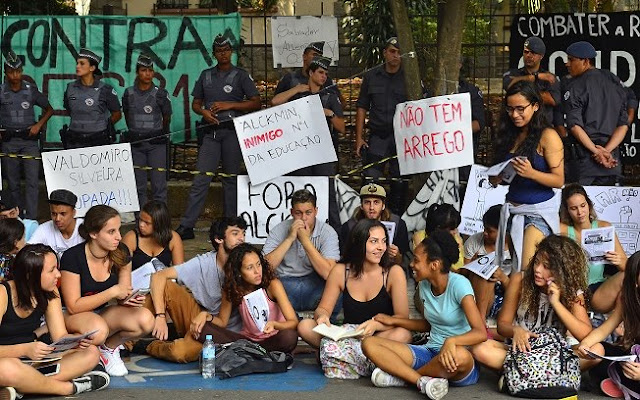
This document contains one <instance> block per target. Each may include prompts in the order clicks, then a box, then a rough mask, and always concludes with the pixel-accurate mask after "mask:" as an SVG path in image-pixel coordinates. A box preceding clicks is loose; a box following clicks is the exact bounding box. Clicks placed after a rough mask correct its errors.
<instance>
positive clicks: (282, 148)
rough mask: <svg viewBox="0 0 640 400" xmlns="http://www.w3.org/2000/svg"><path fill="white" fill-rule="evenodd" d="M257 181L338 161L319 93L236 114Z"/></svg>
mask: <svg viewBox="0 0 640 400" xmlns="http://www.w3.org/2000/svg"><path fill="white" fill-rule="evenodd" d="M233 123H234V125H235V127H236V132H237V134H238V140H239V141H240V149H241V150H242V158H243V159H244V165H245V166H246V167H247V173H248V174H249V177H250V178H251V183H252V184H254V185H257V184H260V183H263V182H266V181H268V180H270V179H273V178H277V177H279V176H282V175H284V174H286V173H288V172H291V171H295V170H298V169H300V168H304V167H309V166H311V165H317V164H323V163H328V162H334V161H338V156H337V155H336V150H335V148H334V147H333V141H332V140H331V134H330V133H329V127H328V126H327V120H326V118H325V116H324V111H323V108H322V103H321V102H320V96H318V95H313V96H307V97H304V98H302V99H298V100H295V101H290V102H288V103H285V104H283V105H281V106H277V107H271V108H267V109H265V110H262V111H258V112H254V113H251V114H247V115H243V116H242V117H238V118H234V119H233Z"/></svg>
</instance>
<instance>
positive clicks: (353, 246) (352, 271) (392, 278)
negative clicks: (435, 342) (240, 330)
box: [298, 219, 411, 375]
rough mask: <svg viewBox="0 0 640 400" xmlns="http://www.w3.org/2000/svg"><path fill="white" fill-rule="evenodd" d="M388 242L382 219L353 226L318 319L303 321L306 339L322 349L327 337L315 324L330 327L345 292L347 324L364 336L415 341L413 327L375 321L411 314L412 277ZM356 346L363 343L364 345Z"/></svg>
mask: <svg viewBox="0 0 640 400" xmlns="http://www.w3.org/2000/svg"><path fill="white" fill-rule="evenodd" d="M387 243H388V236H387V230H386V229H385V227H384V225H382V223H380V221H377V220H373V219H363V220H360V221H358V223H357V224H356V226H354V227H353V229H352V230H351V233H350V235H349V239H348V241H347V242H346V244H345V247H344V249H345V254H344V256H343V257H342V259H341V260H340V262H339V263H338V264H336V266H335V267H334V268H333V270H331V273H330V274H329V277H328V278H327V285H326V286H325V289H324V293H323V294H322V300H321V301H320V304H319V305H318V308H316V311H315V315H314V319H305V320H302V321H301V322H300V324H299V325H298V333H299V334H300V336H301V337H302V339H303V340H304V341H305V342H307V343H309V344H310V345H311V346H313V347H315V348H319V347H320V344H321V342H320V341H321V339H322V336H320V335H319V334H318V333H316V332H314V331H313V328H315V327H316V325H320V324H327V325H331V323H330V322H329V316H330V315H331V310H333V307H334V306H335V304H336V302H337V301H338V298H339V297H340V294H342V296H343V307H344V323H345V324H353V326H352V328H354V329H356V330H362V335H361V336H363V337H367V336H372V335H375V336H379V337H384V338H388V339H389V340H393V341H398V342H402V343H407V342H408V341H410V340H411V334H410V332H409V331H408V330H406V329H404V328H402V327H394V326H391V325H389V324H387V323H384V322H383V321H379V320H376V319H374V316H376V315H378V314H387V315H395V316H397V317H399V318H408V316H409V305H408V299H407V279H406V276H405V273H404V271H403V269H402V267H400V266H399V265H397V264H395V265H394V264H393V263H392V262H391V261H390V260H389V251H388V244H387ZM337 344H338V345H339V344H340V342H337ZM357 345H358V347H359V343H358V344H357ZM357 351H359V349H357ZM320 356H321V358H322V356H323V355H322V354H320ZM362 359H363V360H365V358H364V357H362ZM323 367H325V365H323ZM368 373H369V374H370V373H371V371H368ZM367 375H368V374H367Z"/></svg>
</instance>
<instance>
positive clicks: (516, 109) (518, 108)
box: [504, 103, 533, 115]
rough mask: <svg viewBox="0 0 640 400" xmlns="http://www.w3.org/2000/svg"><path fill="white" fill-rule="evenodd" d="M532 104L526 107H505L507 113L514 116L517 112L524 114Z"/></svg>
mask: <svg viewBox="0 0 640 400" xmlns="http://www.w3.org/2000/svg"><path fill="white" fill-rule="evenodd" d="M531 104H533V103H529V104H527V105H526V106H515V107H511V106H505V107H504V109H505V111H506V112H507V114H509V115H511V114H513V112H514V111H515V112H516V113H517V114H520V115H522V114H524V110H526V109H527V108H528V107H529V106H530V105H531Z"/></svg>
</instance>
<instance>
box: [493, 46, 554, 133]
mask: <svg viewBox="0 0 640 400" xmlns="http://www.w3.org/2000/svg"><path fill="white" fill-rule="evenodd" d="M546 50H547V48H546V46H545V44H544V42H543V41H542V39H540V38H539V37H536V36H531V37H530V38H527V40H525V42H524V49H523V50H522V60H523V63H524V66H523V67H522V68H518V69H512V70H509V71H507V72H505V74H504V75H502V88H503V89H504V90H507V89H508V88H510V87H511V86H512V85H513V84H514V83H516V82H519V81H527V82H533V83H534V84H535V85H536V87H537V88H538V90H539V91H540V95H541V96H542V103H543V104H544V112H545V115H546V117H547V122H549V123H550V124H551V123H553V122H554V120H553V116H554V113H553V111H554V108H555V107H557V106H560V101H561V97H560V82H559V80H558V78H557V77H556V76H555V75H554V74H552V73H551V72H549V71H547V70H545V69H543V68H542V67H540V62H541V61H542V58H543V57H544V54H545V52H546Z"/></svg>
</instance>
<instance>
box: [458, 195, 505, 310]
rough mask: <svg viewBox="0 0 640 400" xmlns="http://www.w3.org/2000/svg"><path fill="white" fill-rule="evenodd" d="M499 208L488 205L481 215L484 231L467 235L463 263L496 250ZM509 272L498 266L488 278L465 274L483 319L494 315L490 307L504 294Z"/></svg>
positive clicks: (498, 206)
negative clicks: (497, 297) (496, 297)
mask: <svg viewBox="0 0 640 400" xmlns="http://www.w3.org/2000/svg"><path fill="white" fill-rule="evenodd" d="M501 208H502V205H499V204H498V205H495V206H492V207H490V208H489V209H488V210H487V212H485V213H484V215H483V216H482V223H483V225H484V231H483V232H478V233H476V234H473V235H471V236H469V238H468V239H467V240H466V241H465V242H464V263H465V265H466V264H468V263H470V262H472V261H474V260H475V259H477V258H479V257H482V256H484V255H487V254H489V253H492V252H494V251H495V250H496V238H497V237H498V224H499V223H500V209H501ZM509 272H510V271H507V272H506V273H505V271H504V270H503V269H502V268H498V269H496V272H494V273H493V276H492V277H491V279H489V280H485V279H483V278H482V277H480V276H478V275H476V274H474V273H469V274H466V275H465V276H466V277H467V278H469V280H470V281H471V286H472V287H473V293H474V294H475V297H476V304H477V305H478V310H479V311H480V317H482V320H483V321H484V320H485V319H486V318H487V316H489V317H493V316H494V315H491V314H492V313H491V312H490V309H494V310H495V308H494V307H493V306H494V299H495V296H500V298H502V296H504V291H505V289H506V287H507V286H508V285H509V275H507V274H508V273H509ZM496 305H499V304H496Z"/></svg>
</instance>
